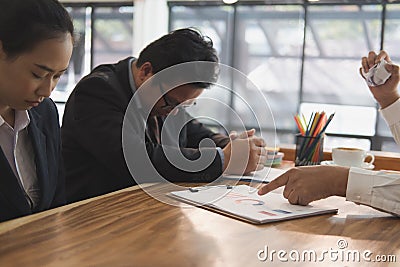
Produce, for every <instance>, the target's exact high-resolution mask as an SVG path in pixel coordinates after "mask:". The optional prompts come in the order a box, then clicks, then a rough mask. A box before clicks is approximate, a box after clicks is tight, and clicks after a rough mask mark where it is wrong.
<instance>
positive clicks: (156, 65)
mask: <svg viewBox="0 0 400 267" xmlns="http://www.w3.org/2000/svg"><path fill="white" fill-rule="evenodd" d="M191 61H209V62H213V63H217V62H218V56H217V52H216V50H215V49H214V47H213V42H212V40H211V39H210V38H209V37H207V36H203V35H202V34H201V33H200V31H198V30H195V29H192V28H184V29H179V30H175V31H172V32H170V33H169V34H166V35H164V36H162V37H161V38H160V39H158V40H156V41H154V42H152V43H151V44H149V45H148V46H147V47H146V48H144V49H143V50H142V52H140V55H139V58H138V60H137V63H136V65H137V66H138V67H141V66H142V65H143V64H144V63H145V62H150V63H151V65H152V67H153V74H156V73H157V72H159V71H161V70H164V69H166V68H168V67H171V66H174V65H177V64H180V63H185V62H191ZM210 75H211V76H213V77H212V80H216V76H218V70H217V69H213V70H211V72H210ZM193 85H196V86H198V87H201V88H207V87H209V86H210V83H206V82H204V83H203V82H196V83H193Z"/></svg>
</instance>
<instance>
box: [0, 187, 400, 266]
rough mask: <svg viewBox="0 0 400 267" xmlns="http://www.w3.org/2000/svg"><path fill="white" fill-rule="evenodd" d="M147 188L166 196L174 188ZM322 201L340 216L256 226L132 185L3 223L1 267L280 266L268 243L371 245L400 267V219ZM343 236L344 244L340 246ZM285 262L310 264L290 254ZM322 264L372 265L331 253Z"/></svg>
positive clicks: (288, 246) (319, 247)
mask: <svg viewBox="0 0 400 267" xmlns="http://www.w3.org/2000/svg"><path fill="white" fill-rule="evenodd" d="M149 188H150V189H151V190H152V193H153V194H156V195H158V196H161V197H165V193H166V192H168V191H169V187H168V186H165V185H152V186H151V187H149ZM320 202H321V203H323V204H325V205H328V206H329V205H330V206H335V207H338V208H339V212H338V214H337V215H321V216H314V217H309V218H303V219H296V220H290V221H285V222H279V223H272V224H266V225H261V226H256V225H252V224H249V223H245V222H241V221H238V220H235V219H231V218H229V217H225V216H223V215H220V214H216V213H213V212H210V211H207V210H204V209H201V208H195V207H184V206H186V205H185V204H179V203H178V202H176V203H177V204H178V206H171V205H167V204H164V203H162V202H159V201H157V200H155V199H154V198H152V197H150V196H149V195H148V194H146V193H145V192H144V191H142V190H141V189H140V188H138V187H137V186H135V187H132V188H128V189H124V190H121V191H117V192H114V193H111V194H108V195H104V196H100V197H97V198H93V199H89V200H85V201H81V202H77V203H73V204H70V205H67V206H64V207H60V208H57V209H53V210H49V211H45V212H42V213H39V214H35V215H32V216H27V217H23V218H19V219H15V220H12V221H8V222H4V223H1V224H0V243H1V247H0V266H140V267H141V266H152V267H159V266H207V267H209V266H224V267H225V266H240V267H242V266H282V265H283V263H282V262H281V261H280V260H279V259H277V255H276V254H275V255H274V259H273V261H272V262H271V261H270V259H267V260H266V261H260V260H259V259H258V257H261V258H262V257H265V254H263V253H262V251H261V252H260V250H265V248H266V247H267V248H268V251H269V252H271V250H275V251H279V250H285V251H286V252H287V253H290V252H291V251H295V250H296V251H298V252H299V253H304V250H314V251H315V252H316V253H317V255H318V256H319V257H320V258H321V257H322V253H323V251H324V250H327V251H329V250H331V251H332V250H336V251H339V252H340V251H348V250H359V252H360V253H363V252H364V251H365V250H370V251H371V252H372V253H373V255H372V256H371V258H373V257H375V255H377V254H381V255H396V261H397V263H392V265H393V266H398V264H399V262H400V220H399V219H397V218H395V217H392V216H390V215H388V214H385V213H381V212H379V211H376V210H373V209H371V208H369V207H365V206H358V205H356V204H353V203H351V202H346V201H345V200H344V199H342V198H338V197H332V198H328V199H326V200H322V201H320ZM339 240H342V241H341V242H342V243H341V244H344V243H345V242H347V244H348V246H347V248H344V249H342V250H340V249H339V248H338V244H337V243H338V241H339ZM343 240H344V241H343ZM291 253H294V252H291ZM258 254H259V255H258ZM292 255H294V254H292ZM288 257H289V256H288V254H287V255H286V258H288ZM293 257H294V256H293ZM281 258H282V257H281ZM283 258H284V256H283ZM288 259H289V258H288ZM351 259H353V257H352V258H351ZM396 264H397V265H396ZM287 265H289V266H313V265H312V264H311V263H310V262H309V261H307V260H306V261H303V262H300V263H299V262H293V261H291V260H290V259H289V262H288V264H286V265H284V266H287ZM319 265H320V266H368V264H367V263H365V262H363V261H361V262H360V263H359V262H353V261H349V262H347V261H345V262H342V261H340V258H339V260H338V261H336V262H333V261H331V260H330V259H329V258H328V256H327V255H325V260H324V261H323V262H322V263H320V264H319ZM387 265H388V264H387V263H385V264H377V263H375V264H372V265H371V266H387Z"/></svg>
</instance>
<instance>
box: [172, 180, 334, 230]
mask: <svg viewBox="0 0 400 267" xmlns="http://www.w3.org/2000/svg"><path fill="white" fill-rule="evenodd" d="M168 196H170V197H172V198H175V199H178V200H180V201H182V202H186V203H189V204H192V205H195V206H200V207H202V208H205V209H208V210H211V211H215V212H218V213H222V214H224V215H228V216H230V217H234V218H236V219H240V220H244V221H247V222H251V223H254V224H264V223H269V222H276V221H282V220H289V219H294V218H301V217H307V216H313V215H319V214H326V213H336V212H337V209H328V208H324V207H322V206H321V207H320V206H318V205H308V206H299V205H291V204H290V203H289V202H288V201H287V199H285V198H284V197H283V196H282V194H281V193H275V192H271V193H268V194H266V195H263V196H259V195H258V194H257V189H256V188H253V187H250V186H247V185H238V186H229V185H228V186H227V185H216V186H204V187H194V188H190V189H187V190H183V191H175V192H171V193H169V194H168ZM312 204H313V203H312Z"/></svg>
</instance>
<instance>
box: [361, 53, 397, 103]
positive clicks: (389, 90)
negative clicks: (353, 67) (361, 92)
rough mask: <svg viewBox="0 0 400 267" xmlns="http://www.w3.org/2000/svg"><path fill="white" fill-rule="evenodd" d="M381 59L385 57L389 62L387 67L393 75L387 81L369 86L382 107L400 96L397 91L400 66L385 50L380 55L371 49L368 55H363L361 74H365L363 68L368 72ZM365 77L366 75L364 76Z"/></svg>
mask: <svg viewBox="0 0 400 267" xmlns="http://www.w3.org/2000/svg"><path fill="white" fill-rule="evenodd" d="M381 59H385V60H386V61H387V62H388V63H389V64H387V65H386V67H385V68H386V70H387V71H388V72H390V73H391V74H392V75H391V76H390V78H389V79H388V80H387V81H386V83H384V84H382V85H379V86H375V87H369V90H370V91H371V93H372V95H373V96H374V98H375V99H376V101H378V103H379V105H380V106H381V108H386V107H387V106H390V105H391V104H393V103H394V102H395V101H396V100H397V99H399V97H400V96H399V94H398V91H397V86H398V84H399V80H400V76H399V66H397V65H394V64H393V63H392V62H391V60H390V57H389V55H388V54H387V53H386V52H385V51H381V52H380V53H379V54H378V55H377V54H376V53H375V52H373V51H370V52H369V53H368V57H363V58H362V59H361V65H362V67H361V68H360V74H361V76H363V75H362V70H364V72H368V71H369V69H370V68H371V67H372V66H374V65H375V64H376V63H378V62H380V61H381ZM363 78H365V77H364V76H363Z"/></svg>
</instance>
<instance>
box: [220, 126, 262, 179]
mask: <svg viewBox="0 0 400 267" xmlns="http://www.w3.org/2000/svg"><path fill="white" fill-rule="evenodd" d="M254 133H255V131H254V129H252V130H249V131H246V132H244V133H241V134H236V133H234V134H232V133H231V134H230V137H231V141H230V142H229V144H228V145H226V146H225V148H224V149H223V150H222V151H223V152H224V157H225V161H224V173H226V174H238V175H242V174H245V173H249V172H252V171H257V170H262V169H263V168H264V162H266V160H267V151H266V149H265V141H264V139H262V138H260V137H256V136H254Z"/></svg>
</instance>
